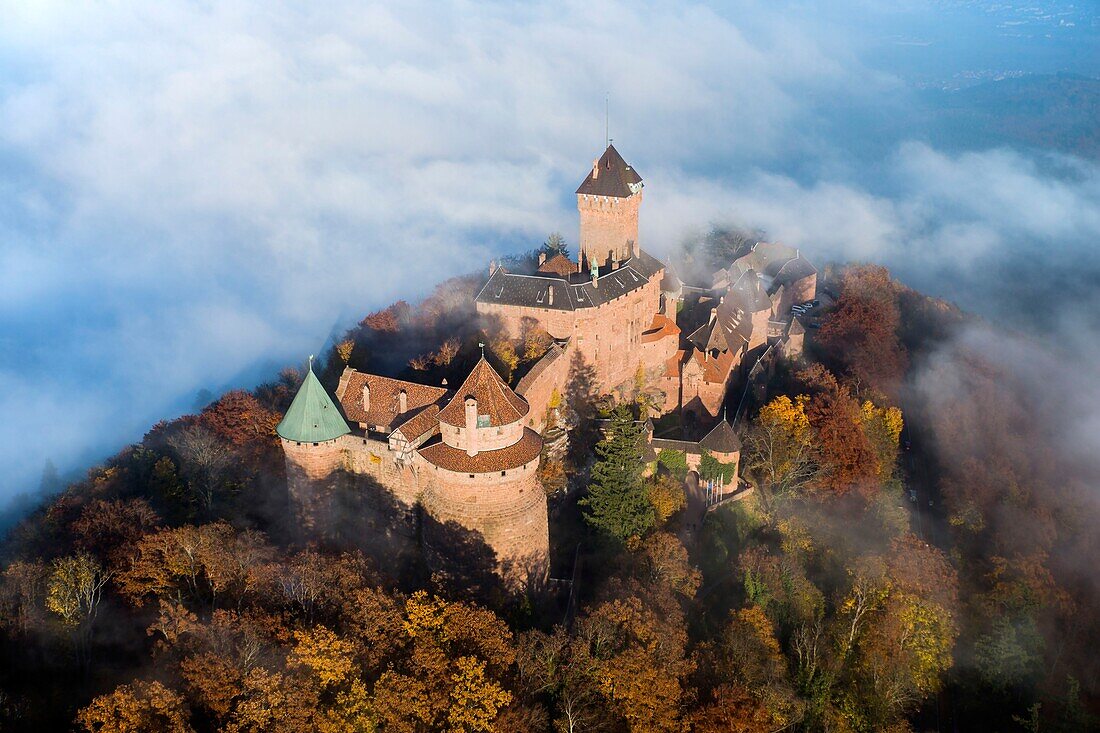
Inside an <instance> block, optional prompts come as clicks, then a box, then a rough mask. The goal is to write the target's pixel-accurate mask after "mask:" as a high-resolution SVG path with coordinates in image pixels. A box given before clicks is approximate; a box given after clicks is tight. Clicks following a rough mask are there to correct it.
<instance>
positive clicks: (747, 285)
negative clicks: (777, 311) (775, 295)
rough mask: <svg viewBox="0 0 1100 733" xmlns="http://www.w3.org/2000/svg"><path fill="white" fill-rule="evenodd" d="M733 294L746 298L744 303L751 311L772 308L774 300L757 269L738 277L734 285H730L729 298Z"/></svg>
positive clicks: (756, 311) (755, 311)
mask: <svg viewBox="0 0 1100 733" xmlns="http://www.w3.org/2000/svg"><path fill="white" fill-rule="evenodd" d="M731 295H734V296H736V295H740V297H741V298H743V299H744V300H743V304H744V305H745V306H746V309H747V310H748V311H749V312H751V313H759V312H760V311H770V310H771V309H772V300H771V298H769V297H768V293H767V291H765V290H764V287H763V285H762V284H761V282H760V278H759V277H757V274H756V271H755V270H748V271H747V272H745V273H744V274H743V275H741V276H740V277H739V278H738V279H737V281H736V282H735V283H734V284H733V286H732V287H730V289H729V293H728V294H727V296H726V297H727V299H728V298H729V297H730V296H731Z"/></svg>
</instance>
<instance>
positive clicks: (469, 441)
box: [466, 397, 477, 456]
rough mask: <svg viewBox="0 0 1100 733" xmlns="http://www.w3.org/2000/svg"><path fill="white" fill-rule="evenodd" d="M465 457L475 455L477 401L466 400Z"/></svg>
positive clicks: (469, 398) (470, 398) (472, 399)
mask: <svg viewBox="0 0 1100 733" xmlns="http://www.w3.org/2000/svg"><path fill="white" fill-rule="evenodd" d="M466 455H468V456H476V455H477V400H475V399H474V398H473V397H467V398H466Z"/></svg>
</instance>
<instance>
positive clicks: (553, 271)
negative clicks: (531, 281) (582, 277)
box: [538, 252, 577, 277]
mask: <svg viewBox="0 0 1100 733" xmlns="http://www.w3.org/2000/svg"><path fill="white" fill-rule="evenodd" d="M538 271H539V272H540V273H542V274H544V275H560V276H561V277H569V276H570V275H572V274H573V273H574V272H577V263H576V262H574V261H573V260H571V259H569V258H568V257H566V256H565V255H563V254H561V253H560V252H559V253H558V254H556V255H554V256H553V257H551V258H550V259H548V260H546V262H543V263H542V264H541V265H539V269H538Z"/></svg>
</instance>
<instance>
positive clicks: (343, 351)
mask: <svg viewBox="0 0 1100 733" xmlns="http://www.w3.org/2000/svg"><path fill="white" fill-rule="evenodd" d="M354 350H355V342H354V341H352V340H351V339H344V340H343V341H341V342H340V343H338V344H336V354H337V356H339V357H340V361H342V362H344V363H345V364H347V363H348V362H349V361H351V352H352V351H354Z"/></svg>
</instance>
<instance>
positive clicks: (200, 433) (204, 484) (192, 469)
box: [168, 425, 233, 512]
mask: <svg viewBox="0 0 1100 733" xmlns="http://www.w3.org/2000/svg"><path fill="white" fill-rule="evenodd" d="M168 442H169V444H170V445H171V446H172V447H173V448H174V449H175V451H176V452H177V453H178V454H179V456H180V460H181V461H182V466H183V474H184V476H185V477H186V478H187V486H188V488H189V489H190V490H191V493H192V495H193V496H194V497H195V499H196V501H197V502H198V503H199V505H200V506H201V507H202V508H203V509H204V510H205V511H207V512H209V511H210V508H211V507H212V506H213V505H214V499H215V497H216V495H217V492H218V489H219V488H220V487H221V484H222V481H223V480H224V479H225V477H226V475H227V474H228V472H229V468H230V466H232V465H233V455H232V453H231V452H230V450H229V445H228V444H227V443H226V442H225V441H223V440H221V439H220V438H218V436H217V435H215V434H214V433H213V432H212V431H210V430H208V429H207V428H204V427H202V426H201V425H189V426H187V427H185V428H183V429H182V430H180V431H179V432H178V433H176V434H175V435H173V436H172V437H171V438H169V440H168Z"/></svg>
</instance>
